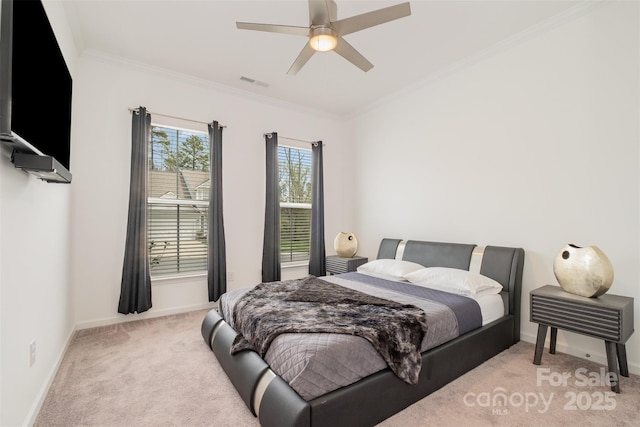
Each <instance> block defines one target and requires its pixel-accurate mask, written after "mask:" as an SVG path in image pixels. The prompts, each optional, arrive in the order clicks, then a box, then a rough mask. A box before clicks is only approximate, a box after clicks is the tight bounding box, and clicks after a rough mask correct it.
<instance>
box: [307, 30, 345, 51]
mask: <svg viewBox="0 0 640 427" xmlns="http://www.w3.org/2000/svg"><path fill="white" fill-rule="evenodd" d="M309 44H310V45H311V47H312V48H313V49H314V50H317V51H318V52H327V51H330V50H333V49H335V47H336V45H337V44H338V39H337V38H336V36H335V34H334V32H333V30H332V29H331V28H327V27H316V28H313V29H312V30H311V37H310V38H309Z"/></svg>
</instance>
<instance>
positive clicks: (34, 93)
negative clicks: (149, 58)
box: [0, 0, 72, 182]
mask: <svg viewBox="0 0 640 427" xmlns="http://www.w3.org/2000/svg"><path fill="white" fill-rule="evenodd" d="M1 13H2V16H1V17H0V19H1V21H0V25H1V27H0V35H1V40H0V138H2V140H3V141H4V142H5V143H6V144H8V145H10V146H11V147H12V148H13V149H14V150H16V151H17V152H21V153H32V154H37V155H45V156H49V157H52V158H53V159H54V160H55V162H53V163H54V164H55V165H57V167H58V168H60V166H61V167H62V168H64V169H66V170H65V171H63V172H65V173H64V174H63V175H65V178H64V179H56V177H55V176H52V177H51V179H45V178H42V177H41V178H42V179H45V180H47V181H51V182H68V181H70V180H71V174H70V173H69V172H68V171H69V166H70V164H69V160H70V149H71V92H72V79H71V74H70V73H69V69H68V67H67V64H66V62H65V59H64V57H63V55H62V51H61V50H60V47H59V45H58V41H57V39H56V36H55V34H54V32H53V29H52V27H51V24H50V22H49V19H48V17H47V14H46V11H45V9H44V6H43V5H42V2H41V0H2V12H1ZM16 166H18V165H17V164H16ZM54 175H55V174H54ZM66 175H68V180H67V179H66V178H67V177H66Z"/></svg>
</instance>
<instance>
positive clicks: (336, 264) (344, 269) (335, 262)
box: [327, 255, 369, 274]
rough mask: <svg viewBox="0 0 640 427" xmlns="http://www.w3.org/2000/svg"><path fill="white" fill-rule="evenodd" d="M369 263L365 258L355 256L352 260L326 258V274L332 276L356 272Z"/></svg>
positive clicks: (335, 257)
mask: <svg viewBox="0 0 640 427" xmlns="http://www.w3.org/2000/svg"><path fill="white" fill-rule="evenodd" d="M368 261H369V259H368V258H366V257H361V256H356V257H353V258H343V257H339V256H337V255H329V256H328V257H327V272H328V273H332V274H340V273H348V272H350V271H356V270H357V269H358V267H359V266H361V265H362V264H366V263H367V262H368Z"/></svg>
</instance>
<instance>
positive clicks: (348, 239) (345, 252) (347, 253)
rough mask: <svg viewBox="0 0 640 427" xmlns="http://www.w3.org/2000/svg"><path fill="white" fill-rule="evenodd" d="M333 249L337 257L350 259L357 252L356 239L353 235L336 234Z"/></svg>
mask: <svg viewBox="0 0 640 427" xmlns="http://www.w3.org/2000/svg"><path fill="white" fill-rule="evenodd" d="M333 248H334V249H335V250H336V254H338V256H341V257H344V258H351V257H353V256H354V255H355V254H356V252H358V239H356V235H355V234H353V233H342V232H341V233H338V235H337V236H336V239H335V240H334V241H333Z"/></svg>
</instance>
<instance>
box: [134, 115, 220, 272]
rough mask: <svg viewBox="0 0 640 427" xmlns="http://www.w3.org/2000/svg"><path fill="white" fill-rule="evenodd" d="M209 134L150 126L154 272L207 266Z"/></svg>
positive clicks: (194, 269)
mask: <svg viewBox="0 0 640 427" xmlns="http://www.w3.org/2000/svg"><path fill="white" fill-rule="evenodd" d="M209 186H210V173H209V136H208V135H207V134H206V133H202V132H197V131H191V130H185V129H179V128H172V127H167V126H158V125H152V126H151V141H150V147H149V169H148V190H147V191H148V193H147V197H148V199H147V206H148V224H149V230H148V239H149V258H150V264H151V274H152V275H154V276H157V275H167V274H179V273H190V272H197V271H206V270H207V224H208V209H209Z"/></svg>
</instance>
